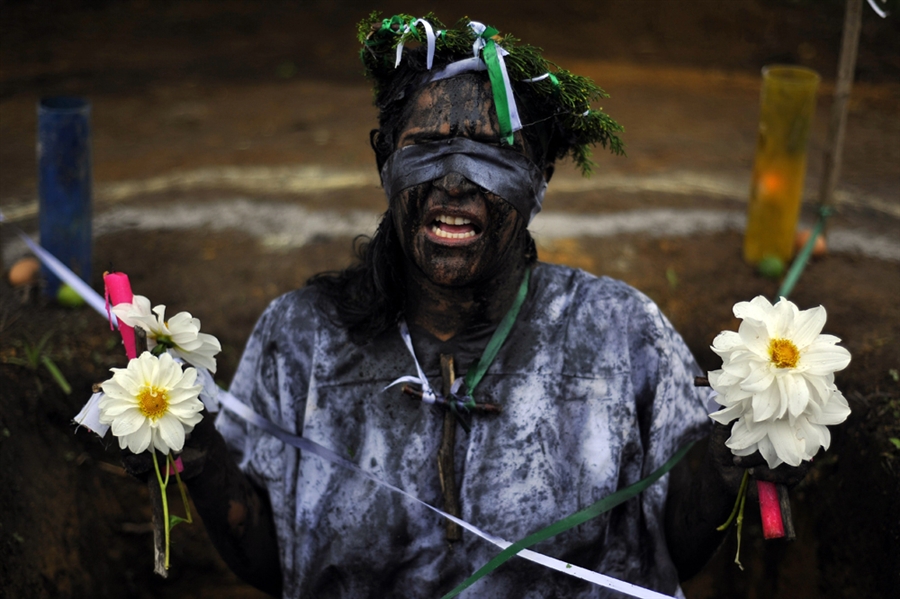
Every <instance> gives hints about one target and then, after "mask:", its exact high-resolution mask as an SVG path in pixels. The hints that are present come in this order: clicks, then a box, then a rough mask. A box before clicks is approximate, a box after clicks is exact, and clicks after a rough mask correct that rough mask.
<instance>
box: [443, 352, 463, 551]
mask: <svg viewBox="0 0 900 599" xmlns="http://www.w3.org/2000/svg"><path fill="white" fill-rule="evenodd" d="M455 377H456V373H455V371H454V366H453V356H451V355H444V354H441V394H442V395H443V396H444V397H450V388H451V387H452V386H453V381H454V379H455ZM455 447H456V414H455V413H454V412H453V411H452V410H446V411H445V412H444V428H443V434H442V435H441V447H440V449H439V450H438V456H437V458H438V476H440V479H441V491H443V493H444V511H445V512H447V513H448V514H450V515H452V516H456V517H457V518H459V517H460V515H461V511H460V506H459V493H458V492H457V490H456V464H455V463H454V460H453V454H454V449H455ZM445 535H446V538H447V540H448V541H451V542H453V541H458V540H460V539H461V538H462V529H461V528H460V526H459V524H457V523H456V522H453V521H452V520H447V528H446V530H445Z"/></svg>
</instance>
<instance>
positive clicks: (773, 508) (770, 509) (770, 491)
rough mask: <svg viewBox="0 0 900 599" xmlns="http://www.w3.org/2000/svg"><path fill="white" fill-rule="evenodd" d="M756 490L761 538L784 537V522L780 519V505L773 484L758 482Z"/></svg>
mask: <svg viewBox="0 0 900 599" xmlns="http://www.w3.org/2000/svg"><path fill="white" fill-rule="evenodd" d="M756 490H757V491H758V492H759V514H760V517H761V518H762V527H763V536H764V537H765V538H766V539H780V538H782V537H784V520H782V518H781V505H780V504H779V501H778V489H777V488H776V487H775V483H770V482H768V481H764V480H758V481H756Z"/></svg>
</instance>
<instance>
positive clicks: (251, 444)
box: [217, 264, 709, 598]
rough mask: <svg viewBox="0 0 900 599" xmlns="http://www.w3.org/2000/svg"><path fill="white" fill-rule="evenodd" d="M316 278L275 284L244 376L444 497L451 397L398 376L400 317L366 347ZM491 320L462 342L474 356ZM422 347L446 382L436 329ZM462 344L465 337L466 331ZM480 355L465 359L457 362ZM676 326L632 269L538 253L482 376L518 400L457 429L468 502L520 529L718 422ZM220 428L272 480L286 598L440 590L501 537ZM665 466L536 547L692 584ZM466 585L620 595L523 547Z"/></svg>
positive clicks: (509, 535)
mask: <svg viewBox="0 0 900 599" xmlns="http://www.w3.org/2000/svg"><path fill="white" fill-rule="evenodd" d="M316 293H317V292H316V291H315V289H310V288H305V289H301V290H298V291H294V292H291V293H288V294H286V295H284V296H282V297H280V298H278V299H277V300H275V301H274V302H273V303H272V304H271V305H270V306H269V308H268V309H267V310H266V312H265V313H264V314H263V316H262V317H261V318H260V320H259V322H258V323H257V325H256V328H255V330H254V332H253V334H252V336H251V338H250V340H249V342H248V344H247V348H246V350H245V352H244V356H243V359H242V361H241V363H240V366H239V368H238V371H237V374H236V376H235V379H234V382H233V384H232V387H231V391H232V393H233V394H234V395H235V396H236V397H237V398H238V399H240V400H241V401H244V402H246V403H247V404H249V405H250V406H251V407H252V408H253V409H254V410H256V411H257V412H258V413H260V414H262V415H263V416H265V417H267V418H269V419H270V420H271V421H272V422H274V423H276V424H278V425H280V426H281V427H283V428H284V429H286V430H288V431H290V432H293V433H296V434H301V435H303V436H304V437H306V438H308V439H311V440H312V441H315V442H317V443H320V444H321V445H324V446H325V447H328V448H330V449H332V450H334V451H336V452H338V453H339V454H341V455H344V456H346V457H348V458H349V459H351V460H352V461H354V462H356V463H357V464H359V465H360V466H361V467H362V468H364V469H365V470H368V471H370V472H372V473H374V474H376V475H377V476H378V477H379V478H381V479H382V480H385V481H387V482H390V483H392V484H394V485H397V486H398V487H400V488H403V489H405V490H406V491H408V492H410V493H412V494H413V495H415V496H417V497H418V498H420V499H422V500H423V501H426V502H428V503H430V504H431V505H434V506H437V507H442V499H441V497H442V495H441V489H440V483H439V480H438V474H437V465H436V456H437V452H438V448H439V446H440V441H441V426H442V419H443V411H442V408H439V407H433V406H428V405H425V404H422V403H421V402H418V401H412V400H410V399H409V397H408V396H406V395H403V394H402V393H401V392H400V390H399V388H398V387H395V388H392V389H390V390H388V391H383V389H384V387H385V386H386V385H388V384H389V383H390V382H391V381H393V380H394V379H396V378H398V377H400V376H403V375H410V374H415V372H416V370H415V366H414V363H413V361H412V358H411V357H410V355H409V353H408V351H407V349H406V347H405V346H404V345H403V342H402V340H401V337H400V335H399V333H398V332H396V331H390V332H389V333H386V334H384V335H382V336H381V337H379V338H378V339H376V340H374V341H373V342H371V343H369V344H367V345H365V346H357V345H355V344H353V343H352V342H350V341H349V340H348V338H347V335H346V332H345V331H344V330H342V329H341V328H340V327H338V326H335V325H334V324H333V322H332V321H331V320H330V319H329V318H328V317H327V316H326V315H325V314H323V313H322V311H321V310H320V309H318V308H317V307H316ZM488 336H489V335H485V334H477V335H474V336H473V337H472V339H473V341H472V343H475V344H477V345H478V346H479V347H478V348H477V351H474V349H475V348H472V347H461V348H460V351H461V353H462V354H467V353H470V354H473V355H478V354H479V353H480V350H481V346H483V344H484V343H485V342H486V340H487V338H488ZM413 339H414V343H415V345H416V351H417V354H418V357H419V360H420V362H421V363H422V366H423V368H424V369H425V372H426V374H427V375H428V377H429V380H430V381H431V383H432V386H433V387H434V388H435V389H438V390H439V389H440V374H439V368H438V363H439V362H438V357H437V351H438V350H439V349H440V348H439V345H440V344H439V343H438V342H437V341H436V340H434V339H432V340H427V339H423V338H422V336H421V334H420V335H419V337H418V338H417V337H416V336H415V334H414V337H413ZM463 345H465V344H463ZM467 367H468V364H466V363H460V364H458V367H457V370H459V371H460V375H462V374H464V372H465V370H466V368H467ZM698 373H699V371H698V370H697V367H696V365H695V363H694V360H693V358H692V357H691V355H690V352H689V351H688V349H687V347H686V346H685V344H684V342H683V340H682V339H681V337H680V336H679V335H678V334H677V333H676V332H675V331H674V330H673V328H672V326H671V324H669V322H668V321H667V320H666V318H665V317H664V316H663V315H662V314H661V313H660V311H659V309H658V308H657V307H656V305H655V304H653V303H652V302H651V301H650V300H649V299H648V298H646V297H645V296H643V295H642V294H640V293H639V292H637V291H635V290H634V289H632V288H631V287H628V286H627V285H625V284H624V283H621V282H619V281H615V280H612V279H608V278H597V277H594V276H592V275H590V274H587V273H585V272H583V271H579V270H573V269H570V268H566V267H561V266H551V265H548V264H539V265H538V266H537V267H536V268H535V269H534V271H533V274H532V279H531V286H530V290H529V293H528V298H527V299H526V301H525V303H524V305H523V307H522V310H521V312H520V314H519V317H518V319H517V321H516V324H515V326H514V327H513V329H512V331H511V332H510V335H509V337H508V338H507V340H506V342H505V344H504V345H503V348H502V349H501V351H500V353H499V355H498V356H497V358H496V360H495V361H494V363H493V364H492V365H491V367H490V369H489V370H488V372H487V374H486V375H485V377H484V379H483V380H482V382H481V383H480V385H479V386H478V388H477V389H476V391H475V397H476V399H477V400H478V401H492V402H496V403H500V404H502V405H503V412H502V414H500V415H475V416H473V417H472V418H471V425H472V426H471V432H470V433H468V434H466V433H465V432H463V431H462V430H461V429H460V430H459V432H458V435H457V446H456V449H457V451H456V468H457V480H458V485H459V491H460V499H461V505H462V518H463V519H465V520H467V521H468V522H470V523H472V524H474V525H475V526H477V527H479V528H481V529H482V530H484V531H487V532H489V533H492V534H494V535H497V536H500V537H502V538H505V539H507V540H509V541H516V540H519V539H521V538H523V537H525V536H527V535H529V534H530V533H532V532H535V531H536V530H539V529H540V528H543V527H544V526H547V525H549V524H551V523H553V522H555V521H557V520H559V519H561V518H563V517H565V516H567V515H570V514H572V513H574V512H577V511H578V510H581V509H583V508H585V507H586V506H588V505H590V504H592V503H594V502H596V501H598V500H599V499H602V498H603V497H605V496H607V495H609V494H610V493H612V492H614V491H616V490H617V489H619V488H622V487H625V486H627V485H629V484H631V483H634V482H636V481H638V480H640V479H641V478H643V477H645V476H647V475H648V474H650V473H651V472H652V471H653V470H655V469H656V468H658V467H659V466H660V465H662V464H663V463H664V462H665V461H666V460H667V459H668V458H669V457H670V456H671V455H672V454H673V453H675V452H676V451H677V450H678V449H679V448H680V447H681V446H682V445H683V444H685V443H686V442H688V441H690V440H694V439H697V438H699V437H701V436H703V435H704V434H706V432H707V430H708V428H707V427H708V423H709V419H708V418H707V416H706V410H705V408H704V405H705V400H706V392H705V391H704V390H698V389H696V388H695V387H694V386H693V376H694V375H695V374H698ZM217 424H218V427H219V430H220V431H221V432H222V434H223V435H224V436H225V439H226V441H227V442H228V444H229V446H230V447H231V449H232V450H233V451H234V452H235V455H236V457H237V459H238V461H239V464H240V466H241V468H242V469H243V470H244V471H246V472H247V473H248V474H249V475H250V476H251V477H252V478H253V479H254V480H255V481H256V482H257V483H259V484H260V485H261V486H262V487H264V488H265V489H267V491H268V493H269V497H270V499H271V502H272V508H273V511H274V513H275V524H276V527H277V533H278V542H279V550H280V554H281V561H282V572H283V576H284V595H285V597H315V598H329V597H350V598H361V597H372V598H375V597H379V598H380V597H440V596H441V595H442V594H444V593H446V592H447V591H449V590H451V589H452V588H453V587H454V586H456V585H457V584H458V583H460V582H462V581H463V580H464V579H465V578H466V577H468V576H469V575H470V574H471V573H473V572H474V571H475V570H477V569H478V568H479V567H481V566H482V565H484V564H485V563H486V562H487V561H489V560H490V559H491V558H492V557H494V556H495V555H496V554H497V553H498V552H499V549H498V548H497V547H495V546H493V545H491V544H489V543H488V542H486V541H483V540H481V539H480V538H478V537H476V536H475V535H472V534H469V533H465V532H464V533H463V539H462V541H459V542H457V543H454V544H452V545H449V544H448V542H447V541H446V540H445V538H444V521H443V520H442V519H441V518H440V517H439V516H438V515H437V514H435V513H434V512H432V511H430V510H428V509H427V508H425V507H423V506H421V505H418V504H416V503H414V502H413V501H411V500H409V499H407V498H404V497H402V496H399V495H398V494H396V493H394V492H392V491H390V490H387V489H385V488H383V487H381V486H379V485H377V484H376V483H374V482H372V481H370V480H367V479H365V478H364V477H362V476H359V475H357V474H353V473H350V472H348V471H347V470H346V469H344V468H342V467H340V466H336V465H333V464H331V463H327V462H325V461H324V460H322V459H321V458H319V457H317V456H313V455H301V452H299V451H298V450H296V449H294V448H291V447H289V446H285V445H283V444H282V443H281V442H280V441H278V440H276V439H275V438H273V437H271V436H269V435H267V434H265V433H262V432H260V431H259V430H258V429H256V428H254V427H253V426H251V425H249V424H247V423H245V422H244V421H242V420H240V419H239V418H238V417H236V416H234V415H232V414H231V413H229V412H227V411H225V412H223V413H222V414H221V415H220V416H219V420H218V423H217ZM667 483H668V477H664V478H663V479H661V480H660V481H659V482H657V483H656V484H654V485H653V486H651V487H650V488H649V489H647V490H646V491H644V493H643V494H642V495H641V496H639V497H637V498H633V499H631V500H629V501H627V502H626V503H624V504H622V505H621V506H619V507H618V508H616V509H614V510H613V511H611V512H608V513H606V514H604V515H602V516H600V517H598V518H595V519H594V520H591V521H589V522H587V523H585V524H582V525H580V526H578V527H576V528H574V529H572V530H570V531H568V532H565V533H563V534H560V535H558V536H556V537H554V538H552V539H549V540H547V541H544V542H543V543H540V544H538V545H536V546H535V547H533V549H534V550H536V551H539V552H541V553H545V554H548V555H550V556H553V557H556V558H558V559H561V560H564V561H566V562H568V563H573V564H577V565H580V566H583V567H586V568H590V569H592V570H595V571H598V572H601V573H604V574H607V575H610V576H614V577H616V578H619V579H622V580H626V581H629V582H633V583H635V584H639V585H642V586H646V587H649V588H653V589H655V590H658V591H661V592H666V593H670V594H679V595H680V594H681V591H680V589H679V588H678V578H677V574H676V572H675V568H674V566H673V565H672V561H671V559H670V557H669V554H668V550H667V548H666V543H665V538H664V532H663V512H664V506H665V498H666V490H667ZM464 596H465V597H490V598H495V597H515V598H520V597H522V598H524V597H535V598H538V597H540V598H547V597H560V598H563V597H565V598H572V597H606V596H610V597H612V596H616V597H618V596H621V595H619V594H618V593H614V592H612V591H607V590H605V589H602V588H600V587H597V586H594V585H591V584H589V583H587V582H584V581H580V580H577V579H575V578H572V577H569V576H566V575H564V574H560V573H558V572H554V571H552V570H549V569H546V568H544V567H542V566H539V565H537V564H534V563H532V562H529V561H526V560H524V559H522V558H513V559H512V560H510V561H508V562H507V563H506V564H504V565H503V566H501V567H500V568H499V569H498V570H496V571H495V572H493V573H492V574H491V575H489V576H488V577H486V578H484V579H482V580H481V581H479V582H478V583H476V584H475V585H474V586H472V587H470V589H469V590H468V591H466V593H465V594H464Z"/></svg>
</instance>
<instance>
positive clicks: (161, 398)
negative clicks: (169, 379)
mask: <svg viewBox="0 0 900 599" xmlns="http://www.w3.org/2000/svg"><path fill="white" fill-rule="evenodd" d="M137 398H138V403H139V404H140V406H141V414H143V415H144V416H146V417H147V418H149V419H150V420H156V419H158V418H160V417H161V416H162V415H163V414H165V413H166V410H168V409H169V392H168V391H167V390H166V389H160V388H159V387H153V386H152V385H148V386H147V387H144V388H143V389H141V392H140V393H138V397H137Z"/></svg>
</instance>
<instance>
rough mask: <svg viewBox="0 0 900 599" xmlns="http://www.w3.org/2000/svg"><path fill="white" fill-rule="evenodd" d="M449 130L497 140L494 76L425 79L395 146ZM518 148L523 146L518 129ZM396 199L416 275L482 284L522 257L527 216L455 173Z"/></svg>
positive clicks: (440, 136) (442, 135) (397, 221)
mask: <svg viewBox="0 0 900 599" xmlns="http://www.w3.org/2000/svg"><path fill="white" fill-rule="evenodd" d="M452 137H467V138H469V139H472V140H475V141H478V142H481V143H488V144H493V145H498V146H499V145H500V129H499V127H498V126H497V120H496V113H495V110H494V101H493V97H492V94H491V88H490V84H489V83H488V82H487V81H483V80H482V79H481V78H480V77H478V76H477V75H465V76H461V77H456V78H453V79H447V80H443V81H438V82H435V83H432V84H430V85H428V86H426V87H424V88H423V89H422V90H421V91H420V92H419V93H418V95H417V96H416V97H414V98H413V99H412V101H411V102H410V107H409V109H408V115H407V117H406V119H405V125H404V126H403V127H402V129H401V131H400V133H399V135H398V136H397V140H398V141H397V148H402V147H405V146H408V145H412V144H416V143H425V142H434V141H439V140H442V139H448V138H452ZM514 148H515V149H517V150H519V151H521V152H523V153H524V152H525V147H524V143H523V141H522V137H521V135H519V134H518V133H517V134H516V138H515V145H514ZM391 207H392V212H393V215H394V222H395V225H396V227H397V231H398V232H399V236H400V242H401V245H402V247H403V250H404V252H405V254H406V257H407V259H408V260H409V264H408V267H409V269H410V272H411V274H412V275H413V276H414V277H415V276H417V275H418V276H424V277H425V278H426V279H427V280H429V281H430V282H431V283H434V284H437V285H442V286H466V285H472V284H479V283H484V282H487V281H490V280H491V279H493V278H494V277H495V276H496V275H497V274H498V273H501V272H507V271H509V270H512V269H515V268H516V267H517V266H518V265H519V262H521V261H522V260H523V259H524V246H523V243H522V240H523V235H522V233H523V232H524V230H525V228H526V226H527V225H526V222H525V221H524V219H523V218H522V217H521V216H520V215H519V213H518V212H516V210H515V209H514V208H513V207H512V206H511V205H510V204H509V203H507V202H506V201H504V200H503V199H502V198H500V197H499V196H497V195H495V194H492V193H489V192H486V191H484V190H482V189H481V188H480V187H478V186H477V185H475V184H474V183H472V182H471V181H469V180H468V179H466V178H465V177H463V176H462V175H460V174H458V173H453V172H451V173H448V174H447V175H446V176H444V177H441V178H439V179H435V180H434V181H431V182H429V183H423V184H421V185H417V186H414V187H410V188H408V189H405V190H403V191H401V192H400V193H398V194H396V195H395V196H394V198H393V199H392V200H391Z"/></svg>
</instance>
